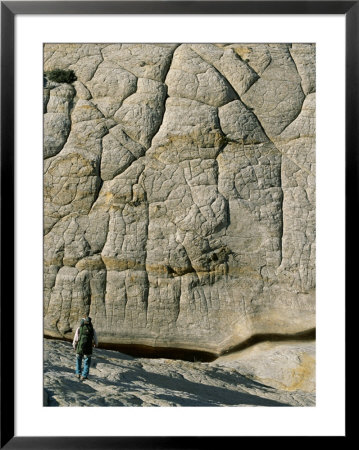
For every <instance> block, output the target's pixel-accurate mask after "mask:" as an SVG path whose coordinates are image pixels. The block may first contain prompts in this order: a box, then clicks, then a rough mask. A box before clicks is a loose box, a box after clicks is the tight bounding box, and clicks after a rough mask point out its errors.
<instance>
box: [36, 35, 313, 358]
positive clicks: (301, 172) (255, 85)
mask: <svg viewBox="0 0 359 450" xmlns="http://www.w3.org/2000/svg"><path fill="white" fill-rule="evenodd" d="M44 52H45V58H44V61H45V63H44V64H45V71H47V70H52V69H55V68H59V69H72V70H74V71H75V74H76V76H77V78H78V80H77V81H76V82H75V83H73V84H72V85H68V84H64V83H61V84H59V83H49V82H46V85H45V89H44V113H45V114H44V158H45V162H44V224H45V238H44V297H45V298H44V313H45V333H46V334H48V335H53V336H67V337H68V336H71V335H72V334H73V332H74V329H75V327H76V325H77V324H78V321H79V319H80V318H81V317H82V316H83V314H85V313H90V315H91V316H92V318H93V321H94V324H95V327H96V329H97V332H98V335H99V338H100V341H102V342H108V343H126V344H128V343H136V344H147V345H151V346H161V347H166V346H168V347H183V348H192V349H199V350H207V351H212V352H215V353H220V352H222V351H224V350H226V349H227V348H229V347H232V346H235V345H237V344H239V343H241V342H243V341H244V340H246V339H248V338H249V337H251V336H252V335H254V334H266V333H283V334H293V333H298V332H302V331H305V330H308V329H311V328H314V327H315V46H314V45H312V44H293V45H290V44H220V45H212V44H182V45H175V44H173V45H172V44H162V45H160V44H159V45H155V44H143V45H140V44H48V45H45V49H44Z"/></svg>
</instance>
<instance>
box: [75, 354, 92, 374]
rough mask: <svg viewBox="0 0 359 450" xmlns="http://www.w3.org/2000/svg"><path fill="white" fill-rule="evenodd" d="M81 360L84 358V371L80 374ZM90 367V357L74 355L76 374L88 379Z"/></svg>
mask: <svg viewBox="0 0 359 450" xmlns="http://www.w3.org/2000/svg"><path fill="white" fill-rule="evenodd" d="M82 358H84V369H83V371H82V374H81V366H82ZM90 365H91V355H79V354H77V355H76V374H77V375H80V374H81V375H82V376H83V377H84V378H87V377H88V374H89V371H90Z"/></svg>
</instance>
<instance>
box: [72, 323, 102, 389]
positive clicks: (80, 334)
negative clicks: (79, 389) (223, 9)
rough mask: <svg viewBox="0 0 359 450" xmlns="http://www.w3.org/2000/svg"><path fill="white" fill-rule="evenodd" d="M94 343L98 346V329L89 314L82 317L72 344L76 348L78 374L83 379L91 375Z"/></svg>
mask: <svg viewBox="0 0 359 450" xmlns="http://www.w3.org/2000/svg"><path fill="white" fill-rule="evenodd" d="M93 343H94V347H97V345H98V340H97V336H96V331H95V329H94V327H93V325H92V323H91V317H88V316H87V317H85V318H84V319H81V323H80V326H79V327H78V328H77V330H76V333H75V336H74V340H73V342H72V346H73V348H74V350H76V376H77V378H79V379H80V380H81V381H82V380H87V378H88V375H89V371H90V365H91V355H92V344H93ZM82 358H84V368H83V371H82V373H81V367H82Z"/></svg>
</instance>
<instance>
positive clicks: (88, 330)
mask: <svg viewBox="0 0 359 450" xmlns="http://www.w3.org/2000/svg"><path fill="white" fill-rule="evenodd" d="M93 336H94V332H93V326H92V323H91V322H90V323H84V324H82V325H81V326H80V336H79V341H78V343H77V347H76V353H78V354H79V355H91V354H92V340H93Z"/></svg>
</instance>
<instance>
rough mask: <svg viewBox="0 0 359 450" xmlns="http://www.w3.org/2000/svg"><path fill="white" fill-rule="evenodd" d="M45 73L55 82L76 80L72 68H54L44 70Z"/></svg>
mask: <svg viewBox="0 0 359 450" xmlns="http://www.w3.org/2000/svg"><path fill="white" fill-rule="evenodd" d="M45 75H46V76H47V78H48V79H49V80H50V81H55V82H56V83H73V82H74V81H76V80H77V77H76V75H75V72H74V71H73V70H62V69H54V70H50V72H46V73H45Z"/></svg>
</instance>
